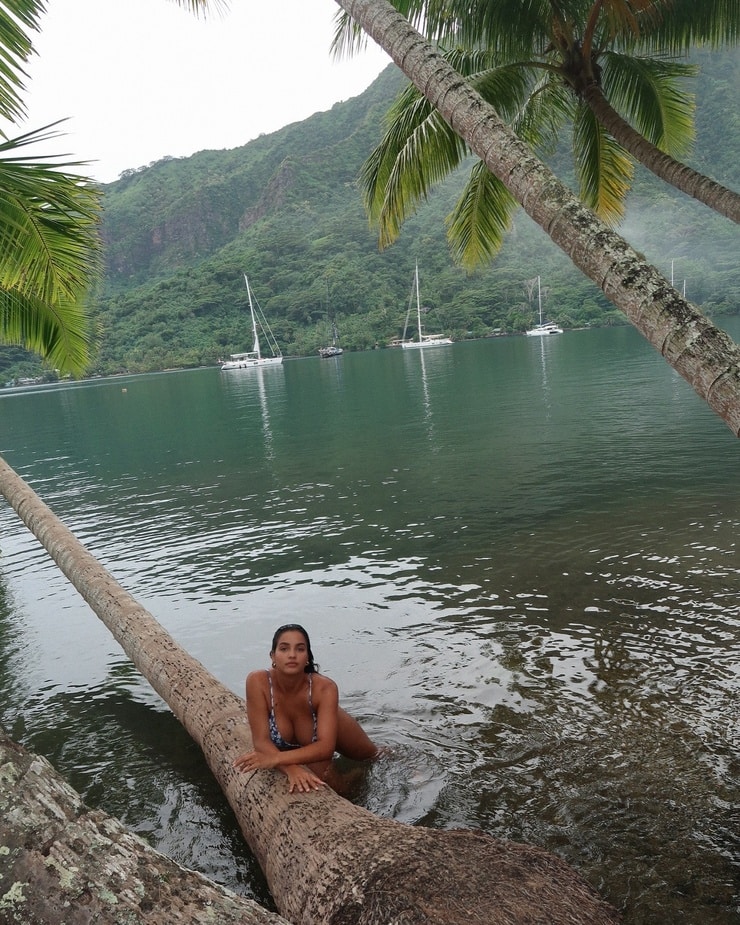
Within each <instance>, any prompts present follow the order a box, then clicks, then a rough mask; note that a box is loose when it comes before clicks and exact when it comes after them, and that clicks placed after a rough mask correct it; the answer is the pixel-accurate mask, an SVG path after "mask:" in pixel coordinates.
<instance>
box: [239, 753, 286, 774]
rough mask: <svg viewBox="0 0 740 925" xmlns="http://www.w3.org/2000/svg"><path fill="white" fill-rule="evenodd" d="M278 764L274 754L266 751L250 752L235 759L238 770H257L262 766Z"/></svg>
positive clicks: (270, 766) (268, 766)
mask: <svg viewBox="0 0 740 925" xmlns="http://www.w3.org/2000/svg"><path fill="white" fill-rule="evenodd" d="M276 764H277V761H276V760H275V756H274V755H270V754H267V753H266V752H248V753H247V754H246V755H239V757H238V758H236V759H235V760H234V767H235V768H236V769H237V771H257V770H259V769H261V768H274V767H275V765H276Z"/></svg>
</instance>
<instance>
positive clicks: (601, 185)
mask: <svg viewBox="0 0 740 925" xmlns="http://www.w3.org/2000/svg"><path fill="white" fill-rule="evenodd" d="M392 2H393V5H394V6H395V7H396V9H397V10H398V11H399V12H400V13H402V14H403V15H405V16H406V17H407V18H408V19H409V20H410V21H411V22H412V24H414V25H415V26H417V27H418V28H419V29H420V30H421V31H423V32H424V33H425V34H426V36H427V37H428V38H429V39H431V40H432V41H433V42H435V43H436V45H437V48H438V51H439V52H440V54H442V55H443V56H444V57H445V58H446V59H447V60H448V62H449V63H450V64H451V65H452V67H454V68H455V70H456V71H458V72H459V73H460V74H462V75H463V76H464V77H465V79H466V80H468V81H469V82H470V84H471V86H473V87H474V88H475V89H476V90H477V91H478V93H480V95H481V96H482V97H483V98H484V99H485V100H486V101H487V102H489V103H490V104H491V105H492V106H494V108H495V109H496V110H497V112H498V113H499V115H500V116H501V117H502V118H503V119H505V120H506V121H507V122H509V124H510V125H511V127H512V128H513V129H514V131H515V132H516V133H517V134H518V135H519V137H520V138H522V140H524V141H526V142H527V143H528V144H529V145H530V147H531V148H532V149H533V150H535V151H536V152H538V153H540V154H549V153H551V152H552V150H553V148H554V146H555V144H556V142H557V141H558V139H559V138H560V136H561V135H562V133H563V131H564V130H565V129H566V128H570V130H571V133H572V151H573V162H574V169H575V173H576V177H577V182H578V185H579V194H580V197H581V199H582V201H583V202H584V203H585V204H586V205H588V206H589V207H590V208H592V209H594V211H596V212H597V214H598V215H599V216H600V217H601V218H602V219H603V220H605V221H607V222H608V223H610V224H614V223H616V222H617V221H618V220H619V218H620V217H621V216H622V214H623V209H624V201H625V197H626V195H627V192H628V190H629V188H630V184H631V181H632V176H633V170H634V162H635V160H639V161H640V162H641V163H643V164H644V165H645V166H646V167H648V168H649V169H651V170H652V171H653V172H654V173H656V174H657V175H658V176H661V177H662V178H663V179H665V180H667V182H669V183H671V184H672V185H674V186H676V187H677V188H679V189H682V190H683V191H684V192H687V193H688V194H689V195H692V196H694V197H695V198H697V199H700V200H701V201H703V202H705V203H706V204H707V205H709V206H710V207H711V208H714V209H715V210H716V211H718V212H720V213H722V214H724V215H726V216H728V217H730V218H732V219H733V220H734V221H740V196H738V194H737V193H735V192H733V191H732V190H728V189H725V188H724V187H722V186H721V185H720V184H718V183H716V182H715V181H713V180H710V179H709V178H706V177H703V176H702V175H701V174H699V173H697V172H696V171H693V170H691V169H690V168H688V167H686V165H684V164H681V163H680V162H679V161H677V160H676V158H678V157H680V156H685V155H686V154H687V153H688V151H689V149H690V146H691V143H692V141H693V137H694V121H693V114H694V102H693V96H692V95H691V94H690V93H689V92H688V90H687V87H686V84H687V80H686V78H688V77H690V76H692V75H694V74H695V73H696V69H695V68H694V67H693V66H692V65H690V64H689V63H687V62H686V61H685V60H678V56H683V55H685V54H686V53H687V52H688V51H689V49H690V48H691V47H692V46H693V45H695V44H696V43H699V42H703V43H710V44H712V45H715V46H718V45H720V44H723V43H734V42H736V41H737V38H738V33H739V32H740V4H739V3H738V2H737V0H731V2H727V0H702V2H701V3H696V2H694V0H495V2H493V0H473V2H472V3H471V2H463V0H444V2H443V0H392ZM361 41H362V40H361V37H360V35H359V33H358V32H357V31H356V30H355V29H354V27H353V25H352V24H351V22H350V21H349V19H348V18H347V17H346V15H344V16H340V18H339V20H338V28H337V33H336V37H335V42H334V47H335V50H336V51H337V52H340V53H341V52H343V51H347V50H352V49H353V48H354V47H355V46H358V45H359V44H361ZM468 156H469V150H468V148H467V146H466V145H465V144H464V143H463V142H461V140H460V139H459V137H457V136H456V135H455V133H454V132H453V131H452V130H451V129H450V127H449V126H448V125H447V124H446V123H445V122H444V120H443V119H442V118H441V117H440V115H439V113H438V112H436V111H435V110H434V108H433V107H432V106H430V104H429V103H428V102H427V101H426V100H425V99H424V97H423V96H422V94H421V93H420V92H419V91H418V90H417V89H416V88H415V87H413V86H409V87H408V88H407V89H405V90H404V91H402V93H401V94H400V95H399V97H398V98H397V99H396V101H395V103H394V104H393V106H392V108H391V110H390V111H389V113H388V116H387V124H386V132H385V135H384V137H383V139H382V140H381V142H380V144H379V145H378V146H377V148H376V149H375V150H374V151H373V152H372V154H371V155H370V157H369V158H368V160H367V161H366V163H365V165H364V167H363V171H362V174H361V185H362V189H363V194H364V197H365V202H366V206H367V209H368V212H369V215H370V217H371V219H372V220H373V221H374V222H376V223H377V224H378V227H379V231H380V242H381V245H382V246H386V245H388V244H389V243H391V242H392V241H393V240H395V238H396V237H397V235H398V233H399V231H400V227H401V225H402V223H403V221H404V220H405V218H407V217H408V216H409V215H410V214H412V213H413V211H414V210H415V209H416V207H417V206H418V204H419V203H420V201H421V200H422V199H423V198H425V197H426V195H427V194H428V192H429V191H430V189H431V187H432V186H433V185H434V184H435V183H437V182H439V181H440V180H442V179H443V178H444V177H445V176H447V175H448V174H449V173H450V172H452V171H453V170H455V169H456V168H457V167H459V166H460V164H462V163H463V161H464V160H465V159H466V158H467V157H468ZM515 209H516V203H515V202H514V200H513V199H512V197H511V196H510V194H509V193H508V192H507V190H506V188H505V186H504V185H503V184H502V183H501V181H500V180H498V179H496V178H495V177H492V176H491V175H490V173H489V172H488V171H487V170H486V169H485V167H483V165H482V164H480V163H478V164H477V165H476V166H474V167H473V168H472V170H471V173H470V177H469V179H468V182H467V184H466V186H465V188H464V190H463V193H462V195H461V197H460V199H459V200H458V203H457V205H456V207H455V209H454V210H453V213H452V214H451V216H450V217H449V220H448V221H449V227H448V237H449V240H450V244H451V247H452V250H453V253H454V255H455V257H456V259H458V260H459V261H460V262H461V263H462V264H463V265H466V266H475V265H476V264H478V263H481V262H483V261H485V260H487V259H490V258H491V257H492V256H493V255H494V254H495V253H496V251H497V250H498V248H499V247H500V246H501V243H502V241H503V237H504V235H505V233H506V230H507V228H508V227H509V224H510V221H511V218H512V215H513V213H514V211H515Z"/></svg>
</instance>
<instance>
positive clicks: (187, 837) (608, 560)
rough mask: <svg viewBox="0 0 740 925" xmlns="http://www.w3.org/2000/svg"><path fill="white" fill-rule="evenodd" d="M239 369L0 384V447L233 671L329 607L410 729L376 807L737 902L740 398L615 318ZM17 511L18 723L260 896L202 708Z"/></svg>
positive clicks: (361, 690)
mask: <svg viewBox="0 0 740 925" xmlns="http://www.w3.org/2000/svg"><path fill="white" fill-rule="evenodd" d="M246 372H247V375H245V376H244V377H238V378H237V377H226V376H224V375H223V374H222V373H220V371H218V370H202V371H196V372H193V373H183V374H177V375H170V376H159V377H135V378H133V379H131V380H128V381H127V384H126V391H125V392H123V391H122V389H121V384H120V383H114V382H106V383H99V384H96V385H94V386H90V387H87V388H81V387H76V388H73V389H69V390H56V391H55V390H47V391H45V392H44V393H43V394H30V393H29V394H27V395H25V396H18V395H15V396H13V397H12V398H10V397H9V396H7V397H6V396H2V395H1V394H0V417H1V418H2V425H3V429H2V433H3V437H2V441H3V445H2V446H1V447H0V452H2V454H3V455H4V456H5V457H6V458H7V459H8V461H9V462H10V464H11V465H13V466H14V467H15V468H16V469H18V471H20V472H21V474H22V475H24V477H26V478H28V480H29V481H30V482H31V483H32V484H33V485H34V487H35V488H36V489H37V490H38V491H39V492H40V494H41V495H42V496H43V497H44V499H45V500H47V502H48V503H49V504H50V505H51V506H52V508H53V509H54V510H55V511H56V512H57V513H59V514H60V516H62V517H63V519H65V521H66V522H68V523H69V525H70V526H71V527H72V529H73V530H74V531H75V532H76V533H77V535H78V536H80V538H81V539H82V540H83V541H84V542H86V543H87V544H88V545H89V546H90V548H91V549H92V550H93V552H94V553H95V554H96V555H97V556H98V557H99V558H100V559H101V560H102V561H103V562H104V563H105V564H106V565H107V566H108V567H109V568H110V569H111V571H113V573H114V574H115V575H116V577H118V578H119V580H121V581H122V583H123V584H124V585H125V586H126V587H127V588H128V589H129V590H131V591H132V593H134V595H135V596H136V597H137V598H138V599H139V600H141V601H142V603H144V604H145V606H147V607H148V608H149V609H150V610H151V611H152V612H153V613H154V614H155V615H156V616H157V618H158V619H159V620H160V621H161V622H162V623H163V624H164V625H165V626H166V627H167V628H168V629H169V630H170V631H171V632H172V633H173V634H174V635H175V636H176V638H177V639H178V641H180V642H181V643H182V644H183V645H184V646H185V647H186V648H187V649H188V650H189V651H191V652H192V653H193V655H195V656H196V657H197V658H199V659H200V660H201V661H203V663H204V664H205V665H206V666H207V667H208V668H209V669H210V670H211V671H212V672H213V673H214V674H215V675H217V676H218V677H219V678H220V679H221V680H222V681H224V683H226V684H227V685H228V686H229V687H230V688H232V689H233V690H235V691H238V692H240V693H241V691H242V688H243V679H244V675H245V674H246V672H247V671H248V670H249V669H251V668H253V667H259V666H261V665H265V664H266V663H267V649H268V648H269V640H270V638H271V634H272V630H273V629H274V627H275V626H276V625H277V624H279V623H283V622H286V620H292V619H300V621H301V622H302V623H305V624H306V625H307V626H308V627H310V629H311V632H312V639H313V642H314V650H315V652H316V656H317V659H318V661H319V663H320V664H321V666H322V670H324V671H326V672H327V674H329V675H330V676H332V677H334V678H335V679H336V680H337V682H338V683H339V686H340V690H341V692H342V699H343V702H344V703H345V705H346V706H347V707H348V709H350V710H351V711H352V712H354V713H355V714H357V715H358V716H359V717H360V718H361V719H362V720H363V722H364V723H365V725H366V726H367V727H368V729H369V731H370V733H371V734H372V735H373V736H374V737H375V738H377V739H379V740H381V741H384V742H386V743H388V744H389V745H390V746H391V749H392V750H391V752H390V754H389V755H388V756H386V757H384V758H383V759H382V760H380V761H378V762H377V763H376V764H374V765H372V766H370V767H362V768H356V767H349V768H347V771H348V774H349V775H350V778H349V779H350V780H351V781H352V787H353V790H352V795H353V798H354V799H356V800H357V801H358V802H361V803H363V804H364V805H367V806H368V807H369V808H371V809H372V810H373V811H375V812H378V813H381V814H387V815H390V816H393V817H395V818H398V819H401V820H403V821H405V822H412V823H414V822H419V823H424V824H430V825H435V826H445V827H446V826H449V827H454V826H467V827H478V828H482V829H483V830H485V831H487V832H490V833H491V834H494V835H497V836H501V837H508V838H514V839H525V840H528V841H532V842H535V843H537V844H541V845H543V846H545V847H546V848H549V849H550V850H552V851H555V852H557V853H558V854H560V855H561V856H563V857H565V858H566V859H567V860H569V861H570V862H571V863H573V864H574V865H575V866H576V867H578V868H579V869H580V870H581V871H583V872H584V874H585V875H586V876H587V877H588V878H589V879H590V881H591V882H592V883H593V884H594V885H595V886H596V887H597V888H598V889H599V890H600V891H601V892H602V893H603V894H604V895H605V896H606V897H607V898H609V899H610V900H611V901H612V902H613V903H614V904H615V905H617V906H618V907H620V908H622V909H623V910H624V912H625V920H626V922H628V923H630V925H635V923H643V922H644V923H648V922H649V923H651V925H654V923H657V925H667V923H669V922H670V923H672V922H674V921H676V920H680V921H683V922H687V923H696V925H704V923H711V925H714V923H716V925H729V923H733V922H735V921H737V909H738V901H739V899H738V896H739V894H740V890H738V860H737V859H738V856H740V844H739V843H738V831H740V825H739V824H738V823H739V822H740V819H739V818H738V813H739V808H738V807H739V805H740V799H739V797H740V793H739V790H738V784H737V781H738V779H740V773H739V772H740V762H739V761H738V737H739V736H740V731H739V729H738V724H739V714H738V688H739V687H740V679H739V677H738V659H737V652H738V642H739V641H740V639H739V637H740V598H739V596H738V571H739V568H740V567H739V565H738V555H737V541H736V536H737V533H738V526H739V525H740V490H739V489H738V485H739V484H740V483H739V482H738V479H737V474H738V462H737V458H738V457H737V453H738V449H737V443H736V441H735V440H734V439H733V438H732V436H731V435H730V433H729V431H727V430H726V429H725V427H724V425H723V424H722V423H721V422H719V421H717V420H715V419H714V418H713V417H712V416H711V414H710V413H709V412H707V411H706V409H705V408H704V407H703V406H702V405H701V403H700V402H699V401H698V400H697V399H696V398H695V397H694V396H693V394H692V393H691V392H690V390H689V389H688V387H685V386H684V385H683V384H682V383H681V382H680V381H679V380H677V377H675V376H674V374H673V373H671V371H670V370H668V369H667V368H666V366H665V364H664V362H663V361H662V360H661V359H660V358H659V357H657V356H656V355H655V354H653V353H652V352H650V351H649V348H646V347H645V346H644V345H643V344H642V342H641V341H640V340H639V338H638V336H637V335H636V334H634V332H632V331H630V330H626V329H625V330H615V331H592V332H573V333H568V334H566V335H563V336H562V337H559V338H552V339H550V340H545V339H542V341H541V342H539V343H533V342H532V339H527V338H518V339H498V340H496V341H488V342H482V343H475V344H457V345H454V346H453V347H451V348H447V349H446V350H444V351H437V352H434V353H432V354H428V355H426V354H424V353H423V351H419V352H416V351H414V352H411V351H397V352H394V351H377V352H374V353H370V354H361V355H352V354H348V355H347V354H346V355H345V356H344V357H343V359H342V362H341V363H330V364H327V363H322V362H320V361H319V360H306V361H300V362H286V363H285V364H284V365H283V366H282V367H279V368H277V369H274V370H272V369H268V370H251V371H246ZM255 373H256V374H257V375H255ZM260 373H262V375H260ZM636 390H639V392H638V391H636ZM637 394H639V395H648V396H650V401H649V403H647V402H643V401H636V400H635V399H636V395H637ZM0 529H1V530H2V537H3V540H2V560H1V561H0V668H1V669H2V677H1V678H0V683H2V693H3V701H2V702H3V707H2V710H0V721H2V722H3V723H4V724H5V725H6V726H7V728H8V729H9V730H10V731H11V733H12V734H14V735H16V737H17V738H19V739H21V740H22V741H24V742H26V743H27V744H29V745H30V746H31V747H34V748H37V749H38V750H39V751H40V752H42V753H43V754H46V755H48V756H49V757H50V758H51V759H52V760H53V761H54V762H55V764H57V766H58V767H59V768H60V769H61V770H62V771H63V772H64V773H65V774H67V776H68V777H70V779H71V780H72V782H73V783H74V784H75V786H77V787H78V789H80V790H81V791H82V792H83V793H84V794H85V795H86V797H87V798H88V799H89V800H90V801H91V802H93V803H95V804H96V805H101V806H103V807H104V808H105V809H107V810H108V811H110V812H114V813H115V814H116V815H119V816H121V817H122V818H123V819H124V821H126V823H127V824H128V825H130V826H131V827H132V828H134V829H135V830H136V831H139V832H142V833H144V834H146V835H147V837H148V838H150V840H151V841H152V843H154V844H155V845H156V846H157V847H159V848H160V849H161V850H165V851H166V852H167V853H168V854H172V855H173V856H174V857H176V859H177V860H180V861H182V862H183V863H185V864H186V865H187V866H194V867H197V868H198V869H200V870H204V871H205V872H206V873H207V874H209V875H210V876H213V877H215V878H216V879H219V880H220V881H221V882H225V883H227V884H229V885H230V886H233V887H235V888H236V889H238V890H239V891H240V892H246V893H249V894H250V895H255V896H257V897H258V898H260V899H261V900H262V901H266V897H265V890H264V884H263V882H262V880H261V875H260V874H259V872H258V871H257V870H256V868H255V867H254V864H253V861H252V860H251V859H250V857H249V853H248V852H247V851H246V849H245V848H244V847H243V846H242V845H241V843H240V839H239V835H238V832H237V831H236V828H235V826H234V823H233V819H232V818H231V815H230V813H229V811H228V808H225V804H224V802H223V799H222V797H221V795H220V794H219V792H218V791H217V789H216V788H215V787H214V785H213V782H212V781H211V779H210V776H209V774H208V771H207V769H205V767H204V765H203V763H202V761H201V759H200V757H199V756H198V754H197V753H196V752H195V750H194V748H193V746H192V745H191V743H190V742H189V740H188V739H187V737H186V736H185V734H184V733H183V732H182V731H181V730H180V728H179V726H178V725H177V723H176V722H175V721H174V720H173V719H172V717H171V716H170V715H169V713H168V712H167V711H166V710H164V709H163V707H162V704H161V703H160V702H159V700H158V698H157V696H156V695H155V694H153V693H152V692H151V691H150V690H149V689H148V687H147V686H146V685H145V684H144V682H143V681H141V680H140V679H139V678H138V677H137V676H136V673H135V672H134V671H133V670H131V668H130V666H128V663H127V662H126V660H125V659H124V658H123V656H122V654H121V653H120V651H119V650H118V649H117V647H116V645H115V643H113V642H112V641H111V640H110V638H109V636H108V634H107V631H105V630H104V629H103V628H102V627H101V626H100V625H99V624H98V623H97V621H96V620H95V619H94V618H93V617H91V615H90V613H89V611H88V610H87V608H86V607H85V605H84V604H83V603H82V602H81V601H80V600H79V599H78V597H77V595H76V592H73V591H72V590H71V589H70V588H69V587H68V586H67V584H66V582H65V581H64V580H63V579H62V578H61V577H60V576H59V575H58V573H57V572H56V570H55V567H54V566H53V565H51V564H49V563H48V562H47V561H46V559H45V555H44V554H43V553H42V552H40V551H39V549H38V547H37V544H36V542H35V540H33V538H31V537H30V535H28V534H26V533H25V532H24V530H23V529H22V528H21V527H20V526H19V525H18V524H17V522H16V521H15V519H14V517H13V516H12V515H11V514H10V513H9V512H8V511H7V510H5V509H3V510H2V511H0Z"/></svg>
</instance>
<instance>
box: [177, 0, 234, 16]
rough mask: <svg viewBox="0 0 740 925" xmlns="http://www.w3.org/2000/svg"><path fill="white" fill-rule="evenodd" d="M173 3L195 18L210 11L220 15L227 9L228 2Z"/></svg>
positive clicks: (188, 0) (180, 0)
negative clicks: (192, 14)
mask: <svg viewBox="0 0 740 925" xmlns="http://www.w3.org/2000/svg"><path fill="white" fill-rule="evenodd" d="M174 2H175V3H177V5H178V6H182V7H185V9H186V10H188V12H190V13H194V14H195V15H196V16H200V15H205V14H207V13H210V12H211V11H212V10H213V11H216V12H219V13H222V12H226V10H228V8H229V2H228V0H174Z"/></svg>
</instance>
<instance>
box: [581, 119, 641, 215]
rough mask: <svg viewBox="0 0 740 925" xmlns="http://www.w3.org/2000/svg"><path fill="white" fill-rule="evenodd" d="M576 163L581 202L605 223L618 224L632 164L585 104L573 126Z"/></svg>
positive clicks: (628, 186)
mask: <svg viewBox="0 0 740 925" xmlns="http://www.w3.org/2000/svg"><path fill="white" fill-rule="evenodd" d="M573 159H574V163H575V166H576V173H577V175H578V181H579V186H580V189H579V195H580V198H581V200H582V201H583V202H584V203H585V205H587V206H588V207H589V208H591V209H593V211H594V212H596V214H597V215H598V216H599V217H600V218H601V219H602V220H603V221H605V222H607V223H608V224H611V225H614V224H616V223H617V222H618V221H619V219H621V218H622V216H623V215H624V201H625V198H626V196H627V193H628V191H629V188H630V185H631V183H632V176H633V172H634V167H633V163H632V161H631V159H630V158H629V156H628V155H627V154H626V153H625V151H624V149H623V148H622V147H621V146H620V145H619V144H617V142H616V141H615V140H614V139H613V138H612V137H611V135H609V134H608V133H607V132H606V131H605V130H604V128H603V127H602V125H601V123H600V122H599V121H598V119H597V118H596V117H595V115H594V114H593V112H592V111H591V110H590V109H589V107H588V106H586V105H585V104H581V105H580V106H578V108H577V110H576V116H575V119H574V122H573Z"/></svg>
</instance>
